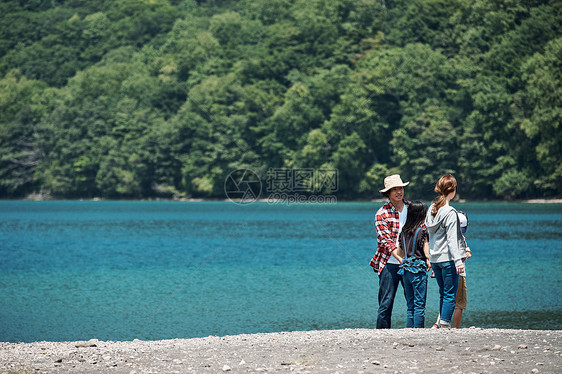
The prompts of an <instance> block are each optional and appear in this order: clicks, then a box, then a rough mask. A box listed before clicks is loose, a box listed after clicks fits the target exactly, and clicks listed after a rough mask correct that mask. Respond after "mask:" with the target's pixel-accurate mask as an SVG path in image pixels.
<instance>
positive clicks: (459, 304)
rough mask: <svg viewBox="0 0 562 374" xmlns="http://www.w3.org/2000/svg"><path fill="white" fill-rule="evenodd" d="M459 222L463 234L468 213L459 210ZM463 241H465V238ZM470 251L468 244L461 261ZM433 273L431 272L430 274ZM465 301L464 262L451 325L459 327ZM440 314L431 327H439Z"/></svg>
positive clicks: (468, 255) (468, 256)
mask: <svg viewBox="0 0 562 374" xmlns="http://www.w3.org/2000/svg"><path fill="white" fill-rule="evenodd" d="M458 216H459V222H460V226H461V232H462V234H463V238H464V234H465V233H466V229H467V228H468V215H467V214H466V213H465V212H462V211H459V212H458ZM464 239H465V242H466V238H464ZM471 255H472V253H471V252H470V248H469V247H468V244H467V246H466V258H465V259H463V263H464V262H465V261H466V260H467V259H469V258H470V256H471ZM432 275H433V274H432ZM466 302H467V291H466V264H465V271H464V272H462V273H461V274H459V288H458V289H457V296H456V304H455V312H454V314H453V327H454V328H457V329H458V328H460V327H461V321H462V313H463V311H464V310H465V309H466ZM440 317H441V316H440V315H438V316H437V321H435V324H434V325H433V328H439V323H440V322H441V321H440Z"/></svg>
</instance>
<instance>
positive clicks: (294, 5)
mask: <svg viewBox="0 0 562 374" xmlns="http://www.w3.org/2000/svg"><path fill="white" fill-rule="evenodd" d="M561 61H562V3H561V2H559V1H554V0H552V1H546V0H532V1H528V0H525V1H524V0H498V1H487V0H392V1H380V0H237V1H234V0H208V1H205V0H200V1H193V0H134V1H133V0H112V1H109V0H105V1H102V0H100V1H95V2H92V1H82V0H53V1H45V0H33V1H19V0H6V1H3V2H2V3H1V4H0V87H1V89H0V197H2V198H19V197H24V196H26V195H27V194H30V193H43V194H48V195H50V196H53V197H56V198H92V197H103V198H117V199H119V198H154V197H211V198H212V197H217V198H222V197H224V183H225V179H226V177H227V175H228V174H229V173H230V172H232V171H234V170H237V169H244V168H248V169H252V170H253V171H254V172H256V173H258V174H259V175H262V176H265V175H267V172H268V170H270V169H272V168H300V169H315V170H320V169H337V170H338V173H339V186H338V194H339V196H340V197H341V198H345V199H362V198H372V197H378V196H379V194H378V192H377V191H378V190H379V189H380V188H381V187H382V181H383V178H384V176H386V175H389V174H391V173H400V174H401V175H402V177H403V179H404V180H409V181H411V184H410V187H409V189H408V195H409V196H411V197H419V198H427V197H430V196H432V195H433V186H434V184H435V182H436V181H437V179H438V178H439V176H440V175H442V174H444V173H453V174H454V175H455V176H456V177H457V179H458V180H459V185H460V188H459V195H460V196H461V197H464V198H471V199H522V198H532V197H554V196H562V124H561V122H562V62H561Z"/></svg>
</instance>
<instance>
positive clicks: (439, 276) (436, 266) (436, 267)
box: [431, 262, 443, 325]
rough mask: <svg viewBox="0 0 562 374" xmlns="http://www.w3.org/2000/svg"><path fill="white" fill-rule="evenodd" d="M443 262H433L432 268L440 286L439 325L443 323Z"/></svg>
mask: <svg viewBox="0 0 562 374" xmlns="http://www.w3.org/2000/svg"><path fill="white" fill-rule="evenodd" d="M441 265H442V263H440V262H436V263H431V268H432V269H433V273H434V274H435V280H436V281H437V285H438V286H439V317H438V320H439V322H437V324H438V325H441V309H442V308H443V272H442V270H441Z"/></svg>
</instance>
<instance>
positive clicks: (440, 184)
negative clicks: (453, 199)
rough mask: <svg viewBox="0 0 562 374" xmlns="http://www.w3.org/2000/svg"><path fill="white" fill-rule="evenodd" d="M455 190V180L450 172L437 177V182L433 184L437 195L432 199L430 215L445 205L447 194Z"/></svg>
mask: <svg viewBox="0 0 562 374" xmlns="http://www.w3.org/2000/svg"><path fill="white" fill-rule="evenodd" d="M456 190H457V180H456V179H455V177H453V176H452V175H451V174H445V175H444V176H442V177H441V178H440V179H439V181H437V184H436V185H435V192H437V193H438V194H439V195H437V197H436V198H435V199H434V200H433V209H432V210H431V215H432V216H435V215H436V214H437V211H438V210H439V209H441V207H442V206H443V205H445V203H446V202H447V199H446V198H447V195H449V194H450V193H451V192H453V191H456Z"/></svg>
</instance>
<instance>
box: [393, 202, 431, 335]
mask: <svg viewBox="0 0 562 374" xmlns="http://www.w3.org/2000/svg"><path fill="white" fill-rule="evenodd" d="M426 215H427V205H425V203H424V202H422V201H419V200H416V201H412V202H411V204H410V207H409V208H408V218H407V219H406V223H405V224H404V227H403V228H402V233H400V238H399V243H400V249H401V250H402V253H401V254H403V256H404V259H402V258H401V257H398V259H399V261H400V264H401V265H400V270H399V271H398V274H400V275H402V282H403V286H404V294H405V296H406V305H407V308H408V309H407V311H408V312H407V314H406V316H407V317H406V327H416V328H423V327H424V324H425V300H426V298H427V271H428V270H429V269H430V268H431V266H430V262H429V252H428V249H429V245H428V240H427V230H426V229H425V227H424V226H423V224H424V221H425V217H426ZM395 252H397V250H396V251H394V252H392V255H393V256H400V254H396V253H395Z"/></svg>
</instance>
